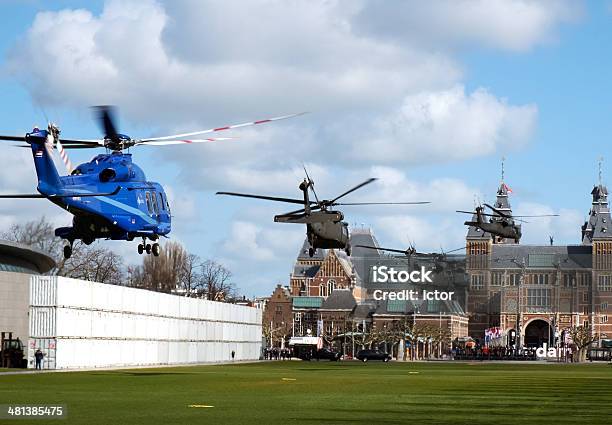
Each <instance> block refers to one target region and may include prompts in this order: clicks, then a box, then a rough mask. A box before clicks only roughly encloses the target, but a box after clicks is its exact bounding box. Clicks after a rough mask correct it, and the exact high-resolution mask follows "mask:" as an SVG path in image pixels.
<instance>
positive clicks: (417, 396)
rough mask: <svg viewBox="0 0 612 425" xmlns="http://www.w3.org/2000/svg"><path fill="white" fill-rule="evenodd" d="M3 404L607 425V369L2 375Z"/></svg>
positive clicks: (131, 414)
mask: <svg viewBox="0 0 612 425" xmlns="http://www.w3.org/2000/svg"><path fill="white" fill-rule="evenodd" d="M0 404H37V405H40V404H64V405H66V406H67V409H68V418H67V420H65V421H53V422H54V423H70V424H72V423H74V424H116V425H119V424H183V425H184V424H195V423H202V424H250V425H255V424H289V423H304V424H319V423H326V424H332V423H342V424H348V423H362V424H400V423H414V424H495V423H498V424H503V425H507V424H527V423H529V424H565V423H567V424H577V423H588V424H610V423H612V366H608V365H605V364H584V365H551V364H492V363H477V364H471V363H458V362H457V363H402V362H397V363H389V364H383V363H373V362H370V363H367V364H363V363H358V362H340V363H330V362H310V363H308V362H297V361H292V362H280V361H279V362H267V363H253V364H242V365H229V366H196V367H176V368H157V369H135V370H120V371H97V372H70V373H41V374H17V375H0ZM190 405H198V406H214V407H189V406H190ZM44 422H47V421H44V420H42V421H36V422H35V423H44ZM3 423H24V422H23V421H14V420H12V421H4V422H3Z"/></svg>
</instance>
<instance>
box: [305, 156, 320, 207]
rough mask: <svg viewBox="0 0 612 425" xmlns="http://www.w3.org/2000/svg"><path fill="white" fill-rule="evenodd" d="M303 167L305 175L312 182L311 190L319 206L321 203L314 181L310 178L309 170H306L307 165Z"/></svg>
mask: <svg viewBox="0 0 612 425" xmlns="http://www.w3.org/2000/svg"><path fill="white" fill-rule="evenodd" d="M302 167H304V173H305V174H306V178H307V179H308V181H309V182H310V189H311V190H312V193H313V195H314V197H315V200H316V201H317V204H318V203H319V197H318V196H317V191H316V190H315V188H314V180H312V179H311V178H310V176H309V175H308V170H306V165H305V164H304V163H302Z"/></svg>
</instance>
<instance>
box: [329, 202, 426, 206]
mask: <svg viewBox="0 0 612 425" xmlns="http://www.w3.org/2000/svg"><path fill="white" fill-rule="evenodd" d="M423 204H431V202H429V201H416V202H334V203H333V204H332V205H345V206H346V205H423Z"/></svg>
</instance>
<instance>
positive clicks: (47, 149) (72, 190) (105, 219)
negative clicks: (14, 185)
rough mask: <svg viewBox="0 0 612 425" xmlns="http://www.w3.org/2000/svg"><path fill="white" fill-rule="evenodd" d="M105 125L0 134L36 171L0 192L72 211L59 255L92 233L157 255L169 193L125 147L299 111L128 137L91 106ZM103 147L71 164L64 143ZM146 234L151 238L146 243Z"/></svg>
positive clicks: (103, 109) (180, 140)
mask: <svg viewBox="0 0 612 425" xmlns="http://www.w3.org/2000/svg"><path fill="white" fill-rule="evenodd" d="M95 109H96V110H97V112H98V119H99V121H100V123H101V126H102V128H103V130H104V138H103V139H99V140H75V139H72V140H67V139H63V140H60V137H59V135H60V129H59V128H58V127H57V125H55V124H53V123H49V125H48V127H47V130H40V129H39V128H34V129H33V130H32V132H30V133H27V134H26V135H25V136H1V135H0V140H8V141H17V142H26V143H27V144H28V145H29V147H30V148H31V150H32V156H33V158H34V166H35V167H36V174H37V176H38V187H37V190H38V192H39V193H35V194H16V195H0V198H17V199H28V198H43V199H48V200H50V201H51V202H53V203H54V204H56V205H58V206H59V207H61V208H63V209H65V210H66V211H68V212H70V213H71V214H73V216H74V217H73V220H72V226H71V227H60V228H58V229H55V235H56V236H58V237H60V238H62V239H64V240H66V241H67V244H66V245H65V246H64V257H65V258H66V259H68V258H70V256H71V255H72V245H73V243H74V241H75V240H81V241H82V242H83V243H84V244H86V245H89V244H91V243H93V242H94V241H95V240H96V239H111V240H127V241H132V240H134V239H135V238H142V243H140V244H139V245H138V253H139V254H143V253H144V252H146V253H147V254H151V253H152V254H153V255H154V256H159V254H160V246H159V243H158V242H157V241H158V240H159V238H160V236H166V235H167V234H168V233H170V228H171V226H170V225H171V218H172V215H171V210H170V204H169V202H168V197H167V195H166V193H165V192H164V189H163V187H162V186H161V185H160V184H159V183H155V182H150V181H147V178H146V176H145V173H144V172H143V170H142V169H141V168H140V167H139V166H138V165H136V164H135V163H134V162H132V155H131V154H130V153H124V152H123V151H124V150H125V149H129V148H130V147H133V146H141V145H155V146H163V145H174V144H184V143H186V144H192V143H207V142H216V141H220V140H228V139H231V138H227V137H226V138H223V137H221V138H219V137H217V138H204V139H185V138H186V137H191V136H196V135H202V134H207V133H215V132H219V131H224V130H230V129H235V128H240V127H246V126H251V125H258V124H263V123H268V122H272V121H278V120H281V119H285V118H290V117H294V116H297V115H301V114H292V115H285V116H282V117H276V118H270V119H265V120H259V121H253V122H249V123H243V124H236V125H229V126H224V127H217V128H212V129H208V130H201V131H195V132H190V133H183V134H175V135H171V136H164V137H154V138H148V139H132V138H130V137H129V136H126V135H124V134H121V133H118V132H117V127H116V125H115V122H116V121H115V119H114V118H113V117H114V114H113V110H112V108H111V107H108V106H99V107H96V108H95ZM88 148H105V149H106V153H103V154H99V155H96V156H95V157H94V158H93V159H92V160H91V161H89V162H86V163H83V164H80V165H79V166H77V167H76V168H74V169H73V167H72V164H71V163H70V160H69V158H68V155H67V153H66V149H88ZM54 150H56V151H57V152H58V153H59V155H60V158H61V159H62V161H63V162H64V164H65V165H66V168H67V170H68V173H69V175H66V176H60V175H59V173H58V171H57V168H56V167H55V164H54V162H53V158H52V152H53V151H54ZM147 239H148V240H150V241H151V242H153V244H150V243H147Z"/></svg>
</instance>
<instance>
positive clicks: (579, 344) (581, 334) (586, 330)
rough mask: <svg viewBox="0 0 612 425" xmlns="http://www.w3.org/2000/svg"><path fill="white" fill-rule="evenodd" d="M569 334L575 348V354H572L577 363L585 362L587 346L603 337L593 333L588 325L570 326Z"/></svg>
mask: <svg viewBox="0 0 612 425" xmlns="http://www.w3.org/2000/svg"><path fill="white" fill-rule="evenodd" d="M569 334H570V337H571V338H572V341H573V342H574V345H575V346H576V352H575V353H573V356H574V360H575V361H577V362H584V361H586V355H587V351H588V348H589V346H590V345H591V344H592V343H594V342H596V341H598V340H599V338H602V337H605V335H599V334H596V333H593V328H592V327H591V325H590V324H589V325H586V326H572V327H571V328H569Z"/></svg>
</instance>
